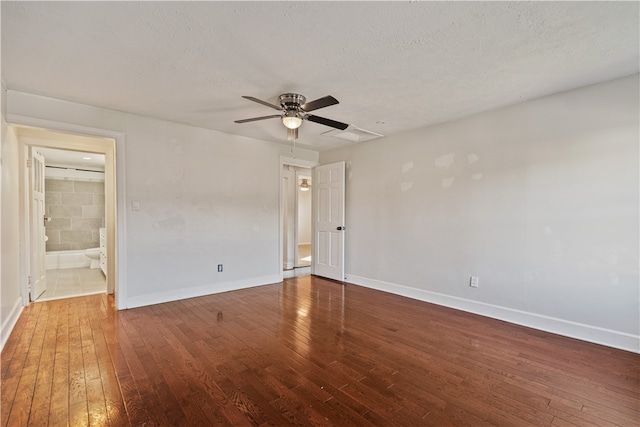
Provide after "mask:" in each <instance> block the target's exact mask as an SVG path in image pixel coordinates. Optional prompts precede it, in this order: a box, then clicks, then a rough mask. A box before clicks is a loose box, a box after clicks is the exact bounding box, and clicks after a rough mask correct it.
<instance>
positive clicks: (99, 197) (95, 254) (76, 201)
mask: <svg viewBox="0 0 640 427" xmlns="http://www.w3.org/2000/svg"><path fill="white" fill-rule="evenodd" d="M31 150H32V153H33V152H34V150H35V152H37V153H39V154H41V156H42V158H43V162H44V169H45V173H44V178H45V184H44V194H45V197H44V200H45V205H44V216H45V221H44V225H45V274H46V288H45V289H42V292H34V289H33V287H32V289H31V300H32V301H34V300H35V301H44V300H49V299H59V298H69V297H75V296H81V295H90V294H94V293H105V292H106V291H107V281H106V277H107V268H106V267H107V262H106V217H105V205H106V203H105V202H106V199H105V170H104V169H105V156H104V154H99V153H87V152H82V151H71V150H60V149H54V148H45V147H31ZM33 155H35V153H33Z"/></svg>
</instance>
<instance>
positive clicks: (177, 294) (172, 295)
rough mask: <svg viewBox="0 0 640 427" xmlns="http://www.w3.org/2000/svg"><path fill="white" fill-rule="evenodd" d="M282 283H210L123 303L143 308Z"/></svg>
mask: <svg viewBox="0 0 640 427" xmlns="http://www.w3.org/2000/svg"><path fill="white" fill-rule="evenodd" d="M281 281H282V276H280V275H277V274H276V275H273V276H262V277H254V278H251V279H243V280H235V281H232V282H222V283H212V284H209V285H204V286H197V287H194V288H185V289H175V290H171V291H166V292H159V293H154V294H147V295H139V296H135V297H128V298H126V301H125V303H124V305H125V307H126V308H135V307H143V306H146V305H153V304H161V303H164V302H170V301H177V300H181V299H187V298H195V297H201V296H204V295H211V294H218V293H221V292H229V291H237V290H239V289H245V288H252V287H254V286H262V285H268V284H271V283H278V282H281Z"/></svg>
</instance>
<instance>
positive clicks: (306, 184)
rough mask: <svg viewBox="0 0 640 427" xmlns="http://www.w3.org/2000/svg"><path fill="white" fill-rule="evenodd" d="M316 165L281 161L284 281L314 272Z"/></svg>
mask: <svg viewBox="0 0 640 427" xmlns="http://www.w3.org/2000/svg"><path fill="white" fill-rule="evenodd" d="M313 166H315V164H314V163H311V162H305V161H300V160H296V159H282V160H281V191H280V194H281V219H282V228H281V230H282V233H281V239H282V240H281V249H282V250H281V257H282V264H281V265H282V271H283V277H285V278H286V277H294V276H301V275H305V274H310V273H311V263H312V253H313V251H312V236H313V232H312V218H311V215H312V187H313V182H312V171H313V169H312V167H313Z"/></svg>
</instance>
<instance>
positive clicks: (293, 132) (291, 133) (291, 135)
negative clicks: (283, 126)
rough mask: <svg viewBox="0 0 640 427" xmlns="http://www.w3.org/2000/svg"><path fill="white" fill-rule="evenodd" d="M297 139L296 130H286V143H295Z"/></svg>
mask: <svg viewBox="0 0 640 427" xmlns="http://www.w3.org/2000/svg"><path fill="white" fill-rule="evenodd" d="M296 139H298V129H297V128H296V129H287V141H295V140H296Z"/></svg>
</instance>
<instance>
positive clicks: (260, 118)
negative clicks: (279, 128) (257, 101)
mask: <svg viewBox="0 0 640 427" xmlns="http://www.w3.org/2000/svg"><path fill="white" fill-rule="evenodd" d="M276 117H278V118H280V117H282V116H281V115H280V114H274V115H273V116H262V117H253V118H251V119H242V120H235V121H234V123H247V122H255V121H258V120H266V119H275V118H276Z"/></svg>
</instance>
